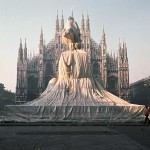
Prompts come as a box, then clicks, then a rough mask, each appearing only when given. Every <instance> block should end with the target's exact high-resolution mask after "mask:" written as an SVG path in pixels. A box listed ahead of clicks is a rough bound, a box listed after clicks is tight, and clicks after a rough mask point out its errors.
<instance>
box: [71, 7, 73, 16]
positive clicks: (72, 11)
mask: <svg viewBox="0 0 150 150" xmlns="http://www.w3.org/2000/svg"><path fill="white" fill-rule="evenodd" d="M71 17H72V18H73V9H71Z"/></svg>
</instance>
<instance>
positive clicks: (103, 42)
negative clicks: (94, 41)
mask: <svg viewBox="0 0 150 150" xmlns="http://www.w3.org/2000/svg"><path fill="white" fill-rule="evenodd" d="M106 49H107V46H106V37H105V31H104V26H103V33H102V39H101V50H102V56H104V55H106V53H107V51H106Z"/></svg>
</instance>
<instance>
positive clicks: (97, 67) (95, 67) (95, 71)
mask: <svg viewBox="0 0 150 150" xmlns="http://www.w3.org/2000/svg"><path fill="white" fill-rule="evenodd" d="M92 69H93V74H94V75H100V65H99V63H98V62H94V64H93V68H92Z"/></svg>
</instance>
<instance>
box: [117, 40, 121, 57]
mask: <svg viewBox="0 0 150 150" xmlns="http://www.w3.org/2000/svg"><path fill="white" fill-rule="evenodd" d="M118 58H121V43H120V38H119V45H118Z"/></svg>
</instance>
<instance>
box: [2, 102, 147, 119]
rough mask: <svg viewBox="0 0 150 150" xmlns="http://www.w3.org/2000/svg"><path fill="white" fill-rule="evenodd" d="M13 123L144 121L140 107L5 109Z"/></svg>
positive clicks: (29, 107)
mask: <svg viewBox="0 0 150 150" xmlns="http://www.w3.org/2000/svg"><path fill="white" fill-rule="evenodd" d="M5 109H6V111H7V114H8V116H9V117H8V118H6V120H5V121H13V122H51V121H52V122H55V121H56V122H58V121H66V122H67V121H76V122H134V121H135V122H136V121H142V120H143V119H144V116H143V109H144V106H141V105H128V106H24V105H18V106H15V105H8V106H6V107H5Z"/></svg>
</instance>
